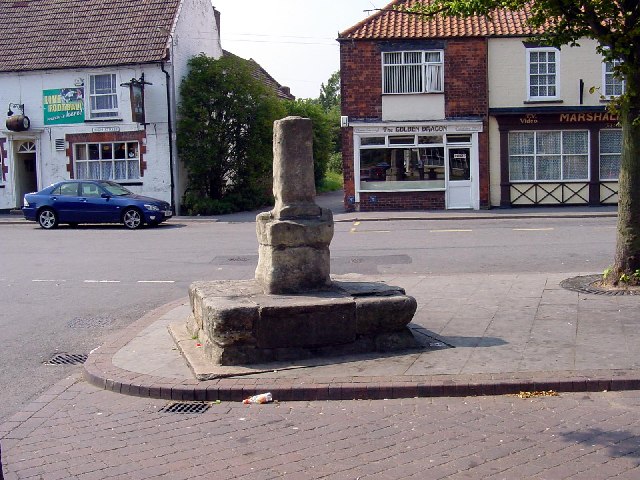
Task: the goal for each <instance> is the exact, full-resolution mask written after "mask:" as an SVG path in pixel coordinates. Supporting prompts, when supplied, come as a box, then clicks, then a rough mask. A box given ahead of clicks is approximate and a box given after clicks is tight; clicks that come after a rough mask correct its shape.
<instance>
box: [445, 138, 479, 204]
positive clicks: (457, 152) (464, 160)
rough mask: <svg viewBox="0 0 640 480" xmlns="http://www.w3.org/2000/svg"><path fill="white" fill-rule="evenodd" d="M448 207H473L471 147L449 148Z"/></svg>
mask: <svg viewBox="0 0 640 480" xmlns="http://www.w3.org/2000/svg"><path fill="white" fill-rule="evenodd" d="M448 151H449V162H448V163H449V166H448V168H449V172H448V174H449V175H448V182H447V208H449V209H455V208H473V204H472V202H471V148H469V147H456V148H449V149H448Z"/></svg>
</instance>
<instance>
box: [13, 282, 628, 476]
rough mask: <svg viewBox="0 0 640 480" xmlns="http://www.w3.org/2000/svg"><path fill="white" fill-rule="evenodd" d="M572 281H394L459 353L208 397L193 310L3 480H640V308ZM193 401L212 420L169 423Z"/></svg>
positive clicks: (76, 378)
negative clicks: (187, 353) (193, 333)
mask: <svg viewBox="0 0 640 480" xmlns="http://www.w3.org/2000/svg"><path fill="white" fill-rule="evenodd" d="M589 273H592V272H589ZM567 276H568V275H566V274H564V275H563V274H554V275H550V274H537V275H467V276H465V282H464V284H462V285H461V284H460V282H459V279H458V278H456V277H454V276H437V277H432V276H423V275H416V276H413V277H409V276H407V277H397V278H389V279H382V280H385V281H388V282H389V283H390V284H394V285H400V286H403V287H404V288H406V289H407V293H409V294H411V295H414V296H416V298H417V300H418V305H419V306H420V309H419V310H418V312H417V314H416V318H415V319H414V323H415V327H416V330H414V333H416V334H417V335H423V336H424V335H433V336H434V337H437V338H438V339H441V340H444V341H446V342H447V343H449V344H451V345H454V346H455V347H456V348H439V347H436V348H425V349H424V350H423V351H419V352H415V353H413V352H412V353H407V354H402V355H391V356H381V357H377V358H376V357H374V358H368V359H363V358H348V359H342V360H341V361H340V362H320V363H317V364H313V365H302V366H300V367H301V368H295V369H287V368H284V369H279V368H276V369H273V370H270V371H269V370H268V369H267V370H263V371H261V372H254V373H252V372H244V373H243V374H242V375H237V376H234V377H232V378H220V379H216V380H209V381H206V382H198V381H196V380H195V379H194V378H193V376H192V375H191V373H190V372H189V370H188V368H187V367H186V365H185V364H184V361H183V359H182V358H181V357H180V355H179V353H178V352H177V349H176V348H175V345H174V344H173V343H172V342H171V339H170V337H169V335H168V333H167V330H166V327H167V325H168V322H169V321H170V320H172V319H174V320H175V318H173V317H176V316H177V317H181V316H182V315H183V314H184V311H183V310H184V305H183V304H184V303H185V302H184V300H182V301H179V302H175V303H173V304H168V305H165V306H163V307H161V308H160V309H157V310H155V311H153V312H150V313H149V314H148V315H146V316H145V317H143V318H141V319H140V320H139V321H138V322H135V323H134V324H132V325H131V326H129V327H127V328H125V329H123V330H122V331H120V332H117V333H116V334H115V335H114V336H113V337H112V338H111V339H110V340H109V341H107V342H106V343H105V344H104V345H103V346H101V347H100V348H99V349H98V350H96V351H94V352H93V353H92V354H91V355H90V356H89V360H88V362H87V363H86V364H85V366H84V367H78V368H77V371H76V373H75V374H73V375H72V376H71V377H69V378H67V379H65V380H63V381H61V382H59V383H58V384H56V385H55V386H54V387H52V388H50V389H49V390H47V391H46V393H45V394H44V395H42V396H40V397H39V398H37V399H35V400H34V401H32V402H30V403H29V404H26V405H24V406H23V407H22V408H21V410H20V411H19V412H17V413H16V414H14V415H13V416H11V417H9V418H8V419H7V420H5V421H4V422H3V423H2V424H0V444H1V446H2V465H3V473H4V478H6V479H7V480H15V479H33V480H54V479H83V480H92V479H109V478H111V479H113V478H118V479H134V480H135V479H198V478H202V479H209V478H215V479H247V480H253V479H256V480H260V479H273V478H279V479H280V478H282V479H295V480H298V479H316V478H329V479H338V480H340V479H345V480H346V479H365V478H371V479H383V480H384V479H425V478H428V479H439V478H447V479H455V480H458V479H459V480H463V479H480V478H482V479H492V480H501V479H509V480H511V479H520V478H527V479H540V480H542V479H544V480H555V479H596V480H597V479H609V478H617V479H620V480H623V479H629V480H630V479H637V478H640V470H639V466H640V414H639V413H638V412H639V411H640V409H638V407H639V406H640V392H639V391H638V390H640V368H638V367H639V365H640V350H638V348H637V345H638V340H640V334H638V333H637V332H638V323H640V316H639V315H638V311H640V309H638V301H640V298H638V297H607V296H593V295H589V294H583V293H577V292H569V291H566V290H563V289H562V288H560V286H559V283H560V281H561V280H563V279H565V278H567ZM373 280H376V279H373ZM612 312H614V313H615V315H611V313H612ZM172 316H173V317H172ZM267 390H270V391H272V393H273V395H274V398H275V399H276V402H274V403H272V404H267V405H243V404H242V403H241V400H242V399H243V398H245V397H247V396H249V395H251V394H254V393H259V392H262V391H267ZM523 390H528V391H536V390H555V391H557V392H560V395H559V396H550V397H535V398H531V399H522V398H519V397H517V396H515V395H513V393H516V392H519V391H523ZM183 400H201V401H207V403H206V405H207V406H208V407H209V408H208V410H207V411H205V412H203V413H199V414H178V413H164V412H161V411H160V410H161V408H162V407H165V406H167V405H170V404H171V402H174V401H183ZM0 479H1V477H0Z"/></svg>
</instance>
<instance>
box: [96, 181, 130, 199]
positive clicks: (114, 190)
mask: <svg viewBox="0 0 640 480" xmlns="http://www.w3.org/2000/svg"><path fill="white" fill-rule="evenodd" d="M102 186H103V187H104V189H105V190H106V191H107V192H109V194H110V195H113V196H114V197H119V196H122V195H132V192H130V191H129V190H127V189H126V188H124V187H123V186H122V185H119V184H117V183H113V182H108V183H103V184H102Z"/></svg>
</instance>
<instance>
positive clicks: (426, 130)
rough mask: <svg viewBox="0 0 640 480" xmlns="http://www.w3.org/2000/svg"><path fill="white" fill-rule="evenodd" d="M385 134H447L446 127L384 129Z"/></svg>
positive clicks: (425, 126) (412, 126)
mask: <svg viewBox="0 0 640 480" xmlns="http://www.w3.org/2000/svg"><path fill="white" fill-rule="evenodd" d="M382 131H383V132H384V133H434V132H446V131H447V126H446V125H417V126H415V125H411V126H409V125H407V126H397V127H382Z"/></svg>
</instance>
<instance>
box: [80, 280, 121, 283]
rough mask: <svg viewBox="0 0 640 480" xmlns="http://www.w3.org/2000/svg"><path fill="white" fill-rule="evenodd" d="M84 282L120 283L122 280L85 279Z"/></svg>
mask: <svg viewBox="0 0 640 480" xmlns="http://www.w3.org/2000/svg"><path fill="white" fill-rule="evenodd" d="M84 283H120V280H85V281H84Z"/></svg>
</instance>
